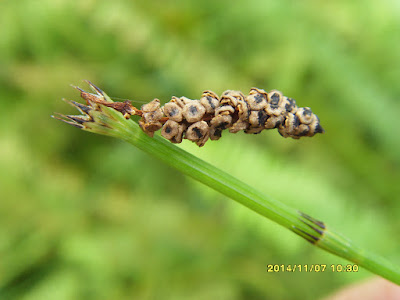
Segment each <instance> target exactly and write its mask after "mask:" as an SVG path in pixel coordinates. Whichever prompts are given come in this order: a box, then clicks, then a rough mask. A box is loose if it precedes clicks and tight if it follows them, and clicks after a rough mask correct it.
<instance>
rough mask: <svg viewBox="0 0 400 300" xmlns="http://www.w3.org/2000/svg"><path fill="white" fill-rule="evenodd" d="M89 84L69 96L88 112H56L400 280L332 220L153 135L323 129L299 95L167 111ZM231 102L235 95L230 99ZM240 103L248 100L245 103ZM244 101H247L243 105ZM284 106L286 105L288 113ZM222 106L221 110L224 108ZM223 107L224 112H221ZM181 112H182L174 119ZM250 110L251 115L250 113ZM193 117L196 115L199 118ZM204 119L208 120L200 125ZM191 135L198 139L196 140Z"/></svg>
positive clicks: (214, 100)
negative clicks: (332, 224) (135, 117)
mask: <svg viewBox="0 0 400 300" xmlns="http://www.w3.org/2000/svg"><path fill="white" fill-rule="evenodd" d="M88 83H89V85H90V87H91V88H92V90H93V91H94V93H88V92H86V91H84V90H82V89H80V88H78V87H76V88H77V89H78V90H79V91H80V93H81V97H82V98H83V99H85V100H86V105H84V104H81V103H78V102H75V101H67V102H68V103H69V104H71V105H72V106H74V107H75V108H77V109H78V110H79V111H80V112H81V115H62V114H57V115H55V116H52V117H54V118H56V119H58V120H61V121H64V122H66V123H68V124H70V125H73V126H75V127H78V128H80V129H83V130H86V131H89V132H93V133H98V134H103V135H107V136H112V137H115V138H118V139H121V140H125V141H127V142H128V143H131V144H132V145H134V146H136V147H137V148H139V149H141V150H143V151H145V152H146V153H148V154H150V155H152V156H154V157H156V158H158V159H160V160H161V161H163V162H164V163H166V164H168V165H170V166H172V167H173V168H175V169H177V170H178V171H180V172H182V173H183V174H186V175H188V176H190V177H192V178H193V179H195V180H197V181H199V182H201V183H203V184H205V185H207V186H209V187H211V188H212V189H214V190H216V191H218V192H220V193H222V194H224V195H225V196H227V197H229V198H231V199H233V200H235V201H237V202H239V203H241V204H243V205H244V206H246V207H248V208H250V209H251V210H253V211H255V212H257V213H259V214H260V215H262V216H264V217H266V218H268V219H270V220H272V221H274V222H276V223H278V224H280V225H281V226H284V227H285V228H287V229H289V230H290V231H292V232H294V233H295V234H297V235H299V236H301V237H302V238H304V239H305V240H307V241H308V242H310V243H311V244H312V245H315V246H317V247H319V248H322V249H324V250H326V251H328V252H330V253H333V254H335V255H337V256H340V257H342V258H344V259H347V260H349V261H351V262H353V263H355V264H357V265H359V266H361V267H363V268H365V269H367V270H369V271H371V272H373V273H375V274H377V275H380V276H382V277H384V278H386V279H388V280H390V281H392V282H394V283H396V284H398V285H400V268H399V267H398V266H396V265H394V264H392V263H390V262H389V261H387V260H385V259H384V258H381V257H379V256H377V255H375V254H373V253H370V252H368V251H366V250H364V249H361V248H359V247H358V246H356V245H354V244H353V242H351V241H350V240H349V239H347V238H345V237H343V236H342V235H340V234H339V233H337V232H335V231H334V230H333V229H331V228H330V227H328V226H327V225H326V224H325V223H324V222H322V221H318V220H316V219H314V218H312V217H310V216H308V215H306V214H305V213H303V212H301V211H298V210H295V209H293V208H290V207H288V206H287V205H285V204H284V203H282V202H279V201H276V200H274V199H272V198H269V197H267V196H265V195H264V194H262V193H260V192H259V191H257V190H255V189H254V188H252V187H251V186H249V185H247V184H245V183H243V182H241V181H239V180H238V179H236V178H235V177H233V176H231V175H229V174H227V173H225V172H224V171H222V170H219V169H217V168H216V167H214V166H212V165H211V164H209V163H207V162H205V161H202V160H201V159H199V158H197V157H195V156H193V155H191V154H190V153H188V152H186V151H184V150H182V149H181V148H179V147H176V146H175V145H173V144H172V143H170V142H168V141H167V140H166V139H164V138H162V137H160V136H157V135H156V136H153V133H154V131H156V130H158V129H160V128H162V135H163V136H164V137H166V138H167V139H169V140H170V141H172V142H175V143H179V142H181V140H182V136H183V134H185V138H187V139H191V140H192V141H194V142H196V143H197V144H198V145H199V146H202V145H204V143H205V141H207V139H208V138H211V139H218V138H219V137H220V136H221V131H222V130H223V129H226V128H228V129H229V130H230V131H231V132H236V131H238V130H245V132H246V131H248V133H257V132H260V131H261V130H262V129H271V128H278V131H279V132H280V133H281V135H282V136H284V137H288V136H289V137H293V138H299V137H301V136H312V135H314V134H316V133H323V129H322V127H321V126H320V125H319V119H318V117H316V116H315V115H314V114H313V113H312V112H311V110H310V109H309V108H297V106H296V105H295V103H294V102H293V101H294V100H292V99H290V98H286V97H284V96H283V95H282V94H281V93H280V92H278V91H273V92H271V93H266V92H265V91H263V90H259V89H252V91H251V92H250V96H247V97H244V96H243V95H242V94H241V93H240V94H238V92H234V91H227V92H226V93H224V94H223V96H222V97H221V99H219V98H218V97H217V96H216V95H215V94H214V93H212V92H210V91H206V92H205V93H204V94H203V98H204V99H205V100H204V101H203V103H204V105H203V106H201V105H200V106H199V104H202V101H201V100H197V102H190V101H196V100H190V99H187V98H184V97H182V98H184V99H183V100H182V98H173V100H174V99H175V101H171V102H170V103H172V104H171V105H169V106H168V105H167V104H166V105H165V106H164V108H163V109H160V106H159V101H158V100H154V101H152V102H150V103H149V104H146V105H143V106H142V108H141V110H139V109H137V108H135V107H134V106H132V104H131V103H130V102H129V101H125V102H114V101H112V100H111V99H110V97H108V96H107V95H106V94H105V93H104V92H103V91H102V90H100V89H99V88H98V87H96V86H95V85H93V84H92V83H90V82H88ZM260 94H261V95H262V97H263V98H262V99H261V98H258V100H259V101H258V100H257V98H256V97H255V96H254V95H256V96H257V95H260ZM251 95H253V100H255V101H254V103H253V105H254V106H256V105H258V104H260V103H261V102H263V101H264V104H263V105H264V106H263V107H264V108H265V107H266V109H263V107H261V108H262V111H264V112H265V113H260V111H261V110H255V109H252V107H251V106H250V105H248V104H249V103H248V101H246V99H249V98H248V97H251ZM274 95H277V96H274ZM207 97H209V98H207ZM274 97H275V99H274ZM203 98H202V99H203ZM223 99H228V100H226V101H225V102H223ZM240 100H243V101H242V102H240ZM235 101H236V102H235ZM257 101H258V103H257ZM188 103H189V104H194V105H196V107H195V108H196V109H191V108H190V107H189V109H188V110H185V106H186V105H187V104H188ZM207 104H208V106H207ZM240 104H241V105H242V106H241V107H240ZM245 105H246V106H245ZM260 105H261V104H260ZM192 106H193V105H192ZM201 107H203V108H204V110H203V109H202V108H201ZM246 107H247V108H246ZM249 107H250V109H249ZM282 107H283V108H285V109H283V110H282V109H281V108H282ZM218 108H220V109H219V110H218ZM232 108H233V110H232ZM238 108H239V109H238ZM174 109H175V110H176V111H174ZM246 109H248V110H247V111H246V114H243V113H242V112H243V111H244V110H246ZM268 109H270V111H268ZM279 109H281V110H280V112H279V114H277V113H276V111H277V110H279ZM199 110H201V111H200V114H201V116H200V117H199V116H196V114H197V113H198V111H199ZM213 110H214V111H215V112H214V111H213ZM218 111H219V113H217V112H218ZM253 111H257V113H253ZM224 112H225V113H224ZM212 113H215V114H214V116H218V120H216V121H215V122H214V124H213V123H212V120H213V119H215V118H214V117H211V118H210V115H212ZM252 114H253V115H254V117H253V120H251V116H252ZM132 115H139V116H141V117H142V119H141V120H139V124H138V123H137V122H135V121H133V120H132V119H129V117H130V116H132ZM176 115H178V117H177V118H176V117H175V118H174V116H176ZM243 115H246V116H247V117H243ZM179 116H180V117H179ZM282 116H283V117H282ZM190 118H192V121H191V122H190ZM260 119H262V122H263V124H264V125H262V124H261V122H260ZM268 119H272V121H270V123H269V125H268V126H269V127H268V126H267V125H266V124H267V122H268ZM170 121H171V122H170ZM173 122H175V123H173ZM199 122H204V123H201V124H197V125H194V124H196V123H199ZM166 124H167V125H166ZM235 124H236V125H235ZM206 125H207V126H206ZM213 126H214V127H213ZM235 126H236V127H235ZM191 127H192V129H191V131H190V128H191ZM232 128H233V129H232ZM171 132H172V134H171ZM191 136H192V137H193V138H190V137H191ZM213 137H214V138H213Z"/></svg>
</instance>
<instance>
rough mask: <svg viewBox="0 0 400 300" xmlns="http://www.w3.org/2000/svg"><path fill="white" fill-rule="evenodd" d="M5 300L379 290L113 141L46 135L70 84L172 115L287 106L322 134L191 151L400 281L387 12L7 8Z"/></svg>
mask: <svg viewBox="0 0 400 300" xmlns="http://www.w3.org/2000/svg"><path fill="white" fill-rule="evenodd" d="M0 8H1V9H0V103H1V111H0V114H1V118H0V124H1V125H2V127H1V128H2V130H0V170H1V172H0V198H1V200H0V296H1V298H4V299H15V298H18V299H46V298H57V299H126V298H129V297H130V298H135V299H153V298H161V299H188V298H190V299H215V298H218V299H249V298H250V299H265V298H274V299H305V298H318V297H322V296H324V295H327V294H328V293H331V292H333V291H335V290H337V289H338V288H339V287H340V286H343V285H345V284H347V283H350V282H354V281H356V280H359V279H361V278H365V277H368V276H371V275H370V274H369V273H367V272H365V271H360V272H359V273H357V274H338V273H332V272H328V271H327V272H324V273H292V274H289V273H275V274H271V273H267V272H266V265H267V264H312V263H314V264H315V263H319V264H327V265H330V264H336V263H346V262H345V261H343V260H341V259H339V258H336V257H333V256H332V255H329V254H326V253H323V252H322V251H320V250H318V249H313V248H312V247H311V246H310V245H308V244H307V243H305V242H304V241H302V240H300V239H298V238H297V237H296V236H294V235H293V234H291V233H288V232H286V231H285V230H284V229H281V228H278V226H276V225H275V224H272V223H271V222H268V221H266V220H264V219H263V218H261V217H260V216H257V215H255V214H254V213H252V212H250V211H248V210H247V209H246V208H243V207H240V206H238V205H237V204H236V203H231V201H230V200H228V199H225V198H224V197H223V196H221V195H219V194H217V193H215V192H213V191H210V190H209V189H207V188H205V187H203V186H201V185H199V184H198V183H195V182H193V181H191V180H190V179H188V178H185V177H183V176H182V175H181V174H178V173H177V172H175V171H173V170H171V169H170V168H168V167H166V166H164V165H162V164H160V163H158V162H156V161H153V160H152V159H151V158H149V157H148V156H146V155H145V154H143V153H141V152H140V151H139V150H136V149H134V148H132V147H131V146H130V145H127V144H124V143H123V142H119V141H116V140H112V139H110V138H106V137H101V136H95V135H90V134H88V133H85V132H82V131H79V130H76V129H74V128H72V127H69V126H65V125H64V124H61V123H58V122H55V121H54V120H52V119H50V117H49V116H50V114H52V113H53V112H54V111H58V112H73V110H72V109H71V108H70V107H67V106H66V105H65V103H63V102H62V101H59V99H60V98H62V97H65V98H74V99H77V98H78V95H77V93H76V91H74V90H73V89H71V88H70V87H69V84H70V83H72V84H75V85H81V86H82V81H81V80H82V79H90V80H91V81H93V82H94V83H96V84H97V85H98V86H100V87H101V88H103V89H104V90H105V91H106V92H107V93H108V94H109V95H111V96H114V97H121V98H130V99H134V100H139V101H148V100H151V99H153V98H154V97H158V98H160V99H161V100H162V101H164V102H166V101H168V100H169V99H170V97H171V96H172V95H176V96H182V95H185V96H187V97H190V98H196V97H199V96H200V95H201V92H202V91H203V90H205V89H211V90H214V91H216V92H217V93H221V92H222V91H224V90H226V89H238V90H242V91H244V92H247V91H248V90H249V89H250V87H252V86H257V87H260V88H265V89H267V90H268V89H279V90H282V91H283V92H284V93H285V94H286V95H289V96H291V97H294V98H296V99H297V102H298V104H299V105H301V106H309V107H311V108H312V109H313V111H314V112H315V113H316V114H318V116H319V117H320V118H321V121H322V124H323V126H324V127H325V129H326V131H327V132H326V134H325V135H323V136H318V137H315V138H312V139H304V140H300V141H292V140H287V139H282V138H281V137H279V135H278V133H277V132H267V133H263V134H261V135H255V136H250V135H245V134H242V133H238V134H236V135H233V134H225V135H224V136H223V138H222V139H221V140H220V141H218V142H210V143H207V146H206V147H204V148H201V149H197V148H196V147H195V146H193V145H191V144H190V143H189V142H184V143H183V144H182V147H184V148H185V149H187V150H188V151H190V152H192V153H195V154H196V155H198V156H200V157H201V158H203V159H205V160H207V161H210V162H212V163H213V164H215V165H216V166H218V167H220V168H222V169H223V170H225V171H228V172H230V173H232V174H233V175H235V176H237V177H238V178H240V179H242V180H243V181H245V182H247V183H250V184H251V185H254V186H255V187H257V188H258V189H260V190H262V191H263V192H265V193H267V194H269V195H271V196H273V197H275V198H277V199H279V200H281V201H285V202H286V203H289V204H290V205H292V206H293V207H296V208H299V209H301V210H303V211H305V212H307V213H309V214H311V215H313V216H315V217H317V218H320V219H322V220H323V221H325V222H327V223H328V225H330V226H333V227H335V228H336V229H338V230H340V231H342V232H343V233H344V234H345V235H347V236H349V237H351V238H352V239H354V240H355V241H356V242H357V243H359V244H361V245H362V246H363V247H365V248H369V249H371V250H373V251H376V252H379V253H381V254H383V255H385V256H387V257H388V258H390V259H392V260H393V262H396V263H397V264H399V263H400V257H399V252H400V251H399V250H400V247H399V244H398V241H397V238H395V237H396V236H398V232H399V228H400V219H399V218H398V215H399V212H400V202H399V201H398V195H399V194H400V187H399V184H398V182H399V181H400V154H399V150H400V137H399V133H398V130H397V129H398V128H400V119H399V118H398V113H399V112H400V103H399V97H400V85H399V81H398V78H400V40H399V39H398V35H397V31H398V28H399V26H400V21H399V20H400V18H399V15H400V6H399V5H398V4H396V3H395V2H393V1H380V2H377V1H372V0H370V1H360V0H358V1H352V2H348V1H336V2H334V3H322V2H320V1H302V2H294V1H288V0H286V1H260V0H250V1H236V2H234V3H232V2H231V1H226V0H224V1H218V2H215V1H209V0H207V1H201V2H200V1H182V2H175V1H148V2H139V1H127V0H126V1H125V0H118V1H113V2H112V3H111V2H109V1H82V2H79V3H78V2H71V1H66V0H57V1H50V0H40V1H27V0H20V1H10V0H8V1H7V0H6V1H2V2H1V4H0Z"/></svg>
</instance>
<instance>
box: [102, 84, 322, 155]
mask: <svg viewBox="0 0 400 300" xmlns="http://www.w3.org/2000/svg"><path fill="white" fill-rule="evenodd" d="M95 102H96V101H95ZM101 104H104V105H107V106H109V107H113V108H114V109H116V110H118V111H120V112H121V113H123V114H124V117H125V118H127V119H128V118H129V117H130V116H131V115H138V116H141V119H140V120H139V125H140V127H141V128H142V130H143V131H144V132H145V133H146V134H148V135H149V136H151V137H152V136H153V135H154V132H155V131H157V130H159V129H161V135H162V136H163V137H164V138H166V139H168V140H169V141H171V142H172V143H181V142H182V139H183V138H185V139H188V140H190V141H193V142H195V143H196V144H197V145H198V146H200V147H201V146H203V145H204V144H205V143H206V142H207V140H208V139H211V140H218V139H219V138H220V137H221V134H222V131H223V130H225V129H229V132H232V133H236V132H238V131H241V130H243V131H244V132H245V133H249V134H250V133H253V134H257V133H260V132H261V131H262V130H264V129H273V128H277V129H278V132H279V134H280V135H282V136H283V137H291V138H294V139H298V138H300V137H302V136H309V137H311V136H313V135H315V134H316V133H324V129H323V128H322V127H321V125H320V122H319V119H318V117H317V116H316V115H315V114H314V113H313V112H312V111H311V109H310V108H308V107H304V108H302V107H301V108H299V107H297V105H296V101H295V100H294V99H291V98H288V97H285V96H284V95H283V94H282V93H281V92H279V91H276V90H272V91H270V92H266V91H264V90H262V89H257V88H252V89H251V90H250V92H249V95H248V96H244V95H243V94H242V93H241V92H239V91H232V90H228V91H225V92H224V93H223V94H222V95H221V97H220V98H219V97H218V96H217V95H216V94H215V93H214V92H212V91H205V92H203V95H202V96H201V98H200V100H190V99H188V98H186V97H180V98H178V97H172V99H171V101H170V102H168V103H166V104H165V105H164V106H163V107H161V106H160V100H158V99H154V100H153V101H151V102H149V103H147V104H145V105H143V106H142V107H141V109H140V110H139V109H137V108H135V107H134V106H132V104H131V103H130V102H129V101H125V102H114V103H109V102H107V103H101Z"/></svg>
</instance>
